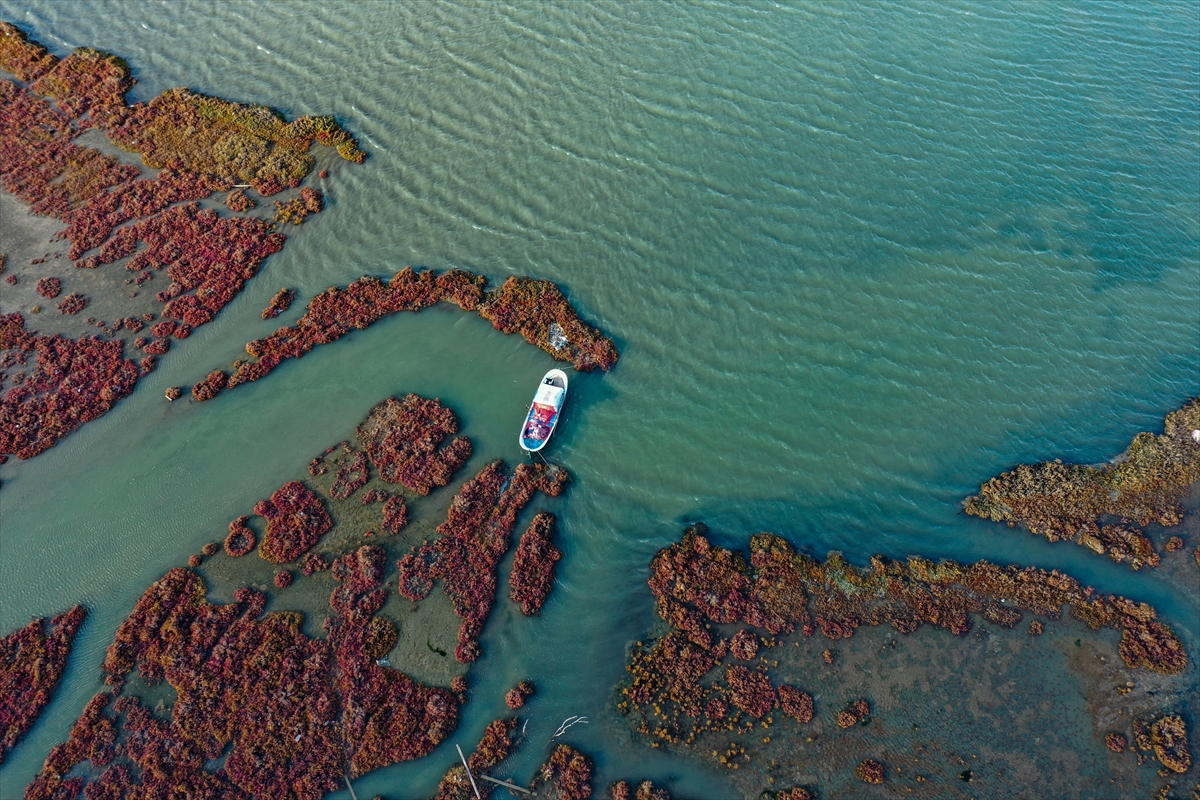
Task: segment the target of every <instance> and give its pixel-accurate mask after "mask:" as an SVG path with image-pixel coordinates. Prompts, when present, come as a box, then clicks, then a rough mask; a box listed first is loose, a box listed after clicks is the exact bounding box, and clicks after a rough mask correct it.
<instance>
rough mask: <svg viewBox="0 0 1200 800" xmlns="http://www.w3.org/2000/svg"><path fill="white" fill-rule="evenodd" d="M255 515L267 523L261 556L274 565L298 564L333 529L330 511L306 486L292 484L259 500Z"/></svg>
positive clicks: (291, 482) (297, 483)
mask: <svg viewBox="0 0 1200 800" xmlns="http://www.w3.org/2000/svg"><path fill="white" fill-rule="evenodd" d="M254 513H255V514H257V515H258V516H260V517H265V518H266V520H267V531H266V534H265V535H264V536H263V540H262V544H260V545H259V547H258V554H259V555H260V556H262V557H263V558H264V559H266V560H267V561H270V562H271V563H273V564H284V563H287V562H289V561H295V560H296V559H297V558H299V557H300V556H302V555H304V554H305V553H306V552H307V551H308V550H310V549H311V548H312V546H313V545H315V544H316V543H317V542H318V541H319V540H320V538H321V537H322V536H324V535H325V534H326V533H328V532H329V529H330V528H332V527H333V520H332V519H330V517H329V512H328V511H326V510H325V506H323V505H322V504H321V501H320V499H318V498H317V496H316V495H315V494H313V492H312V491H311V490H310V489H309V488H308V487H307V486H305V485H304V484H303V483H300V482H299V481H290V482H289V483H285V484H284V485H283V486H281V487H280V488H279V489H277V490H276V491H275V493H274V494H273V495H271V499H270V500H260V501H259V502H258V503H256V504H255V506H254Z"/></svg>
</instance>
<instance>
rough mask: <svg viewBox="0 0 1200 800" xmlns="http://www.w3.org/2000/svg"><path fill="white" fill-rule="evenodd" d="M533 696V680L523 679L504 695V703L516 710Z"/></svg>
mask: <svg viewBox="0 0 1200 800" xmlns="http://www.w3.org/2000/svg"><path fill="white" fill-rule="evenodd" d="M530 697H533V681H521V682H520V683H518V684H517V685H516V686H514V687H513V688H511V689H509V690H508V693H507V694H505V695H504V704H505V705H507V706H508V707H509V708H511V709H512V710H513V711H516V710H517V709H518V708H520V707H521V706H523V705H525V701H526V700H528V699H529V698H530Z"/></svg>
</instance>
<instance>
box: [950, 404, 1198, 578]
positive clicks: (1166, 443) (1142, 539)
mask: <svg viewBox="0 0 1200 800" xmlns="http://www.w3.org/2000/svg"><path fill="white" fill-rule="evenodd" d="M1196 429H1200V399H1192V400H1190V401H1188V402H1187V403H1186V404H1185V405H1184V406H1183V408H1181V409H1179V410H1178V411H1174V412H1172V413H1170V414H1168V415H1167V417H1166V420H1165V422H1164V431H1163V433H1162V434H1160V435H1157V436H1156V435H1154V434H1152V433H1139V434H1138V435H1137V436H1135V437H1134V439H1133V441H1132V442H1131V443H1130V444H1129V447H1128V448H1126V450H1125V452H1124V453H1122V454H1121V456H1119V457H1118V458H1115V459H1113V460H1112V461H1109V462H1107V463H1105V464H1103V465H1101V466H1085V465H1080V464H1064V463H1063V462H1062V461H1058V460H1056V461H1046V462H1043V463H1041V464H1033V465H1027V464H1022V465H1021V466H1019V467H1017V468H1016V469H1014V470H1013V471H1011V472H1005V473H1002V474H1001V475H1000V476H999V477H996V478H992V479H991V480H989V481H988V482H987V483H985V484H983V486H981V487H979V494H977V495H974V496H972V497H968V498H967V499H966V500H965V501H964V508H965V510H966V512H967V513H968V514H974V515H975V516H979V517H984V518H986V519H990V520H992V521H993V522H1007V523H1008V524H1009V526H1010V527H1011V526H1015V525H1017V524H1020V525H1023V526H1025V527H1026V528H1027V529H1028V530H1029V531H1030V532H1031V533H1034V534H1036V535H1038V536H1045V537H1046V538H1047V539H1048V540H1050V541H1051V542H1057V541H1062V540H1070V541H1073V542H1075V543H1076V544H1078V545H1081V546H1083V547H1086V548H1088V549H1089V550H1092V551H1093V552H1095V553H1098V554H1107V555H1108V556H1109V557H1110V558H1112V559H1113V560H1114V561H1117V562H1128V563H1129V564H1130V566H1132V567H1133V568H1134V569H1138V568H1139V567H1141V566H1143V565H1149V566H1157V565H1158V563H1159V556H1158V554H1157V553H1156V552H1154V546H1153V544H1152V543H1151V542H1150V540H1149V538H1147V537H1146V535H1145V534H1144V533H1143V532H1142V531H1141V530H1139V529H1138V528H1136V527H1131V526H1132V523H1136V524H1137V525H1139V526H1143V527H1144V526H1146V525H1149V524H1152V523H1153V524H1158V525H1163V526H1171V525H1178V524H1179V523H1180V521H1181V520H1182V519H1183V506H1182V505H1180V501H1181V500H1182V499H1183V498H1184V497H1186V496H1187V493H1188V491H1189V489H1190V487H1191V486H1192V485H1193V484H1195V483H1196V482H1197V481H1200V448H1198V447H1196V443H1195V442H1194V441H1192V431H1194V430H1196ZM1102 517H1119V518H1122V519H1123V521H1124V523H1125V524H1122V525H1104V526H1101V525H1100V524H1099V520H1100V519H1101V518H1102ZM1130 521H1132V522H1130Z"/></svg>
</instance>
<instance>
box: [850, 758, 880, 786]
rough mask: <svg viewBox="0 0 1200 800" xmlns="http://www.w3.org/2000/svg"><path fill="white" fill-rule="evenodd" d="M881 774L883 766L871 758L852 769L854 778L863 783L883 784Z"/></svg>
mask: <svg viewBox="0 0 1200 800" xmlns="http://www.w3.org/2000/svg"><path fill="white" fill-rule="evenodd" d="M883 774H884V770H883V764H880V763H879V762H878V761H876V760H874V759H871V758H868V759H865V760H864V761H861V762H859V765H858V766H857V767H855V768H854V776H855V777H856V778H858V779H859V780H860V781H862V782H863V783H873V784H880V783H883Z"/></svg>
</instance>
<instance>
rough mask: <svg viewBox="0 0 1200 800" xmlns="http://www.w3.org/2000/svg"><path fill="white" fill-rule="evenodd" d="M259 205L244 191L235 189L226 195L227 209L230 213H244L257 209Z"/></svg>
mask: <svg viewBox="0 0 1200 800" xmlns="http://www.w3.org/2000/svg"><path fill="white" fill-rule="evenodd" d="M257 205H258V204H257V203H255V202H254V201H253V200H252V199H250V195H248V194H246V192H245V191H244V190H242V189H234V190H233V191H232V192H230V193H229V194H227V195H225V207H226V208H228V209H229V210H230V211H236V212H238V213H243V212H246V211H249V210H250V209H252V208H255V207H256V206H257Z"/></svg>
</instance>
